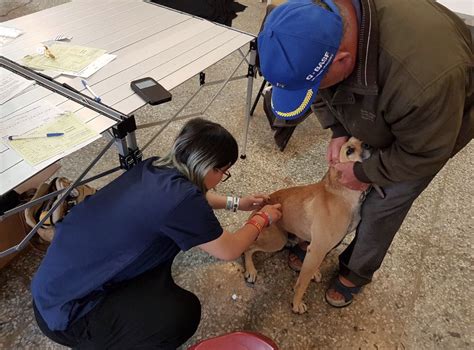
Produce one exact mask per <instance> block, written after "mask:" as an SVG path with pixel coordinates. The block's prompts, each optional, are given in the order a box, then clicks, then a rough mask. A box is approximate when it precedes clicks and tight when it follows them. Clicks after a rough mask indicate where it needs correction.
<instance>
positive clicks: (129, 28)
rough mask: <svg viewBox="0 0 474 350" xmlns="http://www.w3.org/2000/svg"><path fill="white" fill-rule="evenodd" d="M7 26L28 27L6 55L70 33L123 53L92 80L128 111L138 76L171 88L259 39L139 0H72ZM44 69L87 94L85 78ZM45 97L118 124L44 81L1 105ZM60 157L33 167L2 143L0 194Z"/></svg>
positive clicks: (12, 107)
mask: <svg viewBox="0 0 474 350" xmlns="http://www.w3.org/2000/svg"><path fill="white" fill-rule="evenodd" d="M2 25H4V26H11V27H14V28H18V29H21V30H23V31H24V32H25V34H23V35H22V36H20V37H19V38H17V39H15V40H14V41H12V42H11V43H9V44H7V45H6V46H4V47H2V48H1V49H0V50H1V55H2V56H5V57H7V58H9V59H11V60H14V61H17V62H19V63H21V59H22V58H23V57H24V56H25V55H27V54H31V53H35V50H36V48H37V47H39V46H40V43H41V42H43V41H46V40H49V39H51V38H53V37H55V36H56V35H58V34H65V35H68V36H72V37H73V39H72V41H71V43H72V44H77V45H83V46H89V47H95V48H101V49H105V50H107V53H110V54H114V55H117V58H116V59H115V60H113V61H112V62H111V63H109V64H108V65H106V66H105V67H104V68H102V69H101V70H99V71H98V72H96V73H95V74H94V75H92V76H91V77H90V78H88V79H87V80H88V82H89V85H90V86H91V87H92V89H93V90H94V92H95V93H96V94H98V95H100V96H101V98H102V102H103V103H105V104H107V105H109V106H111V107H113V108H115V109H117V110H119V111H121V112H123V113H124V114H130V113H132V112H134V111H135V110H136V109H138V108H140V107H141V106H143V105H144V101H143V100H142V99H141V98H140V97H138V96H137V95H136V94H134V92H133V91H132V90H131V88H130V82H131V81H132V80H135V79H139V78H142V77H147V76H150V77H153V78H154V79H155V80H157V81H158V82H159V83H160V84H161V85H163V86H164V87H165V88H167V89H168V90H171V89H173V88H174V87H176V86H178V85H180V84H181V83H183V82H184V81H186V80H188V79H189V78H191V77H193V76H194V75H196V74H198V73H199V72H201V71H203V70H204V69H206V68H208V67H209V66H211V65H213V64H214V63H216V62H218V61H219V60H221V59H222V58H224V57H226V56H227V55H229V54H231V53H232V52H234V51H235V50H237V49H238V48H240V47H242V46H243V45H245V44H247V43H249V42H250V41H252V40H253V39H254V36H252V35H250V34H246V33H242V32H240V31H236V30H233V29H231V28H228V27H224V26H221V25H218V24H215V23H212V22H209V21H206V20H203V19H200V18H196V17H192V16H190V15H187V14H183V13H180V12H177V11H173V10H169V9H167V8H164V7H161V6H157V5H153V4H149V3H145V2H142V1H138V0H126V1H124V0H113V1H107V0H106V1H104V0H102V1H86V0H79V1H73V2H70V3H66V4H64V5H60V6H57V7H53V8H50V9H47V10H44V11H40V12H37V13H33V14H31V15H27V16H24V17H20V18H16V19H14V20H11V21H8V22H4V23H2ZM44 73H46V74H48V75H51V76H53V77H55V78H56V80H57V81H59V82H61V83H64V82H66V83H68V84H69V85H71V86H72V87H74V88H75V89H77V90H79V91H82V92H83V93H85V94H88V92H87V90H84V88H83V86H82V84H81V78H72V77H67V76H63V75H62V76H55V75H54V74H53V73H51V72H44ZM43 99H44V100H47V101H48V102H50V103H52V104H54V105H56V106H58V107H59V108H61V109H63V110H72V111H75V112H76V114H77V115H78V116H79V117H80V118H81V119H82V120H84V121H85V122H86V123H88V125H90V126H91V127H92V128H93V129H94V130H96V131H98V132H103V131H104V130H106V129H108V128H109V127H110V126H112V125H113V124H114V122H113V121H112V120H110V119H108V118H106V117H104V116H101V115H98V114H97V112H94V111H92V110H89V109H86V108H83V107H82V106H80V105H78V104H77V103H75V102H72V101H69V100H67V99H66V98H65V97H62V96H60V95H58V94H54V93H52V92H51V91H49V90H47V89H45V88H42V87H36V88H33V89H31V90H27V92H25V93H23V94H22V95H20V96H18V97H16V98H14V99H13V100H10V101H8V102H7V103H5V104H4V105H2V106H1V111H0V118H7V117H9V116H10V117H11V116H12V115H14V113H18V112H19V111H21V110H22V109H24V108H28V106H31V105H32V104H34V103H37V102H38V101H40V100H43ZM81 146H84V145H81ZM78 148H80V147H78ZM63 156H64V155H62V156H61V157H63ZM61 157H55V158H52V159H50V160H48V161H46V162H43V163H41V164H40V165H39V166H36V167H32V166H30V165H29V164H28V163H27V162H25V161H23V160H22V159H21V158H20V157H19V156H18V155H17V154H16V153H15V152H14V151H12V150H10V149H4V148H3V149H0V195H1V194H4V193H5V192H7V191H8V190H10V189H12V188H14V187H15V186H17V185H18V184H20V183H22V182H23V181H25V180H27V179H28V178H29V177H31V176H32V175H34V174H35V173H36V172H38V171H39V170H41V169H43V168H45V167H46V166H48V165H49V164H51V163H53V162H54V161H56V160H57V159H59V158H61Z"/></svg>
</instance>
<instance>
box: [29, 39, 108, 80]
mask: <svg viewBox="0 0 474 350" xmlns="http://www.w3.org/2000/svg"><path fill="white" fill-rule="evenodd" d="M45 50H46V51H45V52H48V53H49V55H46V54H37V55H28V56H25V57H24V58H23V63H24V64H25V65H26V66H28V67H30V68H33V69H38V70H53V71H60V72H73V73H77V72H80V71H81V70H83V69H84V68H85V67H87V66H88V65H89V64H91V63H92V62H94V61H95V60H96V59H97V58H99V57H100V56H102V55H103V54H105V53H106V50H103V49H96V48H92V47H85V46H78V45H70V44H64V43H62V44H61V43H56V44H52V45H51V46H47V47H46V48H45Z"/></svg>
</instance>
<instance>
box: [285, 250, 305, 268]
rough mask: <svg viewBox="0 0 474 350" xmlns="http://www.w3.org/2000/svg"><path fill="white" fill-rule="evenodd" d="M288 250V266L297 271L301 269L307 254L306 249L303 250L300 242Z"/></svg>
mask: <svg viewBox="0 0 474 350" xmlns="http://www.w3.org/2000/svg"><path fill="white" fill-rule="evenodd" d="M288 250H289V252H288V266H289V267H290V269H292V270H293V271H295V272H300V271H301V266H303V260H304V258H305V256H306V250H303V249H302V248H301V247H300V246H299V244H296V245H294V246H292V247H290V248H289V249H288Z"/></svg>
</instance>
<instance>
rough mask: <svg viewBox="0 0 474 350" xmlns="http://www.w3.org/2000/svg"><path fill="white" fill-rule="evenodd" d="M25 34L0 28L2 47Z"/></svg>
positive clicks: (16, 30)
mask: <svg viewBox="0 0 474 350" xmlns="http://www.w3.org/2000/svg"><path fill="white" fill-rule="evenodd" d="M21 34H23V31H21V30H20V29H16V28H11V27H4V26H0V47H2V46H4V45H6V44H8V43H9V42H10V41H12V40H13V39H15V38H17V37H19V36H20V35H21Z"/></svg>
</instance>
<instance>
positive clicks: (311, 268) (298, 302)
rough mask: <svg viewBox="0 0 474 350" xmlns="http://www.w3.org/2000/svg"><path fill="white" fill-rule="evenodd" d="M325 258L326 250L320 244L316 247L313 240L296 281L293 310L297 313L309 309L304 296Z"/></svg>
mask: <svg viewBox="0 0 474 350" xmlns="http://www.w3.org/2000/svg"><path fill="white" fill-rule="evenodd" d="M323 259H324V252H323V251H322V250H321V246H320V245H319V246H318V248H316V247H315V246H314V244H313V242H311V243H310V245H309V246H308V250H307V251H306V257H305V258H304V261H303V266H302V267H301V272H300V274H299V276H298V280H297V281H296V284H295V287H294V291H295V294H294V296H293V312H295V313H297V314H303V313H305V312H306V311H307V310H308V307H307V306H306V304H305V303H304V302H303V296H304V293H305V292H306V289H307V288H308V285H309V282H310V281H311V278H313V276H315V274H316V273H317V272H318V271H319V266H320V265H321V263H322V261H323Z"/></svg>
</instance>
